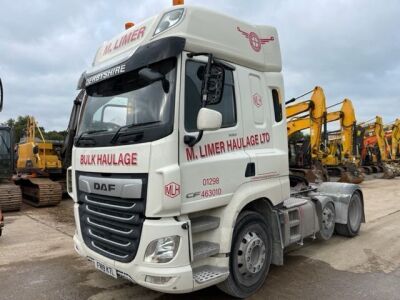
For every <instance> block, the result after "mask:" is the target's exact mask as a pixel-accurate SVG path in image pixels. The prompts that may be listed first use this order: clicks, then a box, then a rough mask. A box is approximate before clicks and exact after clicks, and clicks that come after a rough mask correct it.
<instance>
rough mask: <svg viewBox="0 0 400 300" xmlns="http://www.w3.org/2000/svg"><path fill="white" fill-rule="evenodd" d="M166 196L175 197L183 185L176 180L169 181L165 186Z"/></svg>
mask: <svg viewBox="0 0 400 300" xmlns="http://www.w3.org/2000/svg"><path fill="white" fill-rule="evenodd" d="M164 193H165V196H168V197H170V198H175V197H176V196H178V195H179V194H180V193H181V186H180V185H179V184H177V183H175V182H171V183H168V184H167V185H165V186H164Z"/></svg>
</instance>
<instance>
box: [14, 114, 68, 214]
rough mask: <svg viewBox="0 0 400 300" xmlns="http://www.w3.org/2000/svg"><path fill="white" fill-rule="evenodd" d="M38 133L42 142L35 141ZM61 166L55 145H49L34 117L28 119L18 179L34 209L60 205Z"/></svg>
mask: <svg viewBox="0 0 400 300" xmlns="http://www.w3.org/2000/svg"><path fill="white" fill-rule="evenodd" d="M36 131H38V132H39V134H40V137H41V139H36ZM60 178H62V164H61V161H60V159H59V157H58V154H57V152H56V150H55V149H54V145H53V144H52V143H50V142H46V140H45V139H44V136H43V134H42V132H41V130H40V128H39V126H37V123H36V121H35V119H34V118H33V117H29V120H28V125H27V134H26V140H25V142H23V143H20V144H19V145H18V159H17V175H16V176H14V181H15V182H16V183H17V184H18V185H20V186H21V189H22V194H23V195H24V201H27V202H28V203H29V204H31V205H33V206H37V207H38V206H49V205H57V204H58V203H59V202H60V201H61V198H62V186H61V184H60V183H59V182H56V180H58V179H60Z"/></svg>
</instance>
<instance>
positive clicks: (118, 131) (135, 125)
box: [110, 121, 160, 144]
mask: <svg viewBox="0 0 400 300" xmlns="http://www.w3.org/2000/svg"><path fill="white" fill-rule="evenodd" d="M156 123H160V121H151V122H145V123H137V124H129V125H125V126H121V127H120V128H118V130H117V131H116V132H115V133H114V135H113V137H112V138H111V140H110V143H111V144H115V142H116V141H117V140H118V138H119V136H120V133H121V130H122V129H128V128H133V127H139V126H146V125H150V124H156Z"/></svg>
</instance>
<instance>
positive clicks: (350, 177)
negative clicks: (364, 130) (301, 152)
mask: <svg viewBox="0 0 400 300" xmlns="http://www.w3.org/2000/svg"><path fill="white" fill-rule="evenodd" d="M337 104H342V106H341V108H340V110H338V111H334V112H329V113H327V115H326V122H327V123H330V122H334V121H340V131H339V132H338V134H337V132H332V133H333V134H336V138H332V139H329V137H328V140H330V141H329V144H328V147H327V148H326V151H325V152H326V154H327V155H326V156H324V157H323V158H322V163H323V164H324V165H325V166H326V167H327V168H328V171H329V173H330V175H336V176H340V179H339V181H340V182H350V183H357V184H358V183H361V182H362V181H363V180H364V176H363V174H362V172H361V171H360V170H359V166H360V152H361V149H359V148H358V147H357V144H356V143H355V142H354V140H355V138H356V135H357V120H356V114H355V110H354V107H353V103H352V102H351V100H350V99H347V98H346V99H344V100H343V101H342V102H339V103H337ZM337 104H335V105H337ZM335 105H333V106H335ZM333 106H331V107H333Z"/></svg>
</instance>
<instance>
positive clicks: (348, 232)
mask: <svg viewBox="0 0 400 300" xmlns="http://www.w3.org/2000/svg"><path fill="white" fill-rule="evenodd" d="M362 216H363V204H362V200H361V195H360V193H359V192H355V193H354V194H353V195H352V196H351V199H350V202H349V208H348V210H347V224H336V226H335V230H336V232H337V233H338V234H340V235H344V236H348V237H353V236H356V235H357V234H358V232H359V231H360V227H361V222H362Z"/></svg>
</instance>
